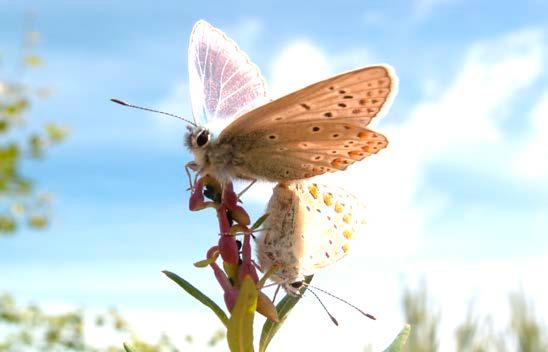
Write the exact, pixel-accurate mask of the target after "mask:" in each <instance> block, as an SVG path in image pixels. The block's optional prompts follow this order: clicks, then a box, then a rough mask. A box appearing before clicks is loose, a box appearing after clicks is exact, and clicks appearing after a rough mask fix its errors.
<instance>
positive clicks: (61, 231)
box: [0, 0, 548, 349]
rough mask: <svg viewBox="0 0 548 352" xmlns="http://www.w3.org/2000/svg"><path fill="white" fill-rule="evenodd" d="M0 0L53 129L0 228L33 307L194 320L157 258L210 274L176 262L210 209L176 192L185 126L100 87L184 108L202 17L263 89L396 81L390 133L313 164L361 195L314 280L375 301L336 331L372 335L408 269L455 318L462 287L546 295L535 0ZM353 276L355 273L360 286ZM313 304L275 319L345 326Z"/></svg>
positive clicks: (481, 296) (208, 220)
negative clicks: (332, 162)
mask: <svg viewBox="0 0 548 352" xmlns="http://www.w3.org/2000/svg"><path fill="white" fill-rule="evenodd" d="M0 8H1V9H2V10H1V11H0V53H2V54H3V58H4V65H3V66H2V67H1V68H0V80H3V79H13V78H17V77H14V76H13V75H11V76H10V71H9V67H10V63H11V60H13V58H14V57H15V56H16V55H18V54H19V53H20V52H19V48H20V39H21V37H22V33H21V28H22V23H23V19H24V15H25V13H26V12H27V11H33V12H34V13H35V15H36V20H35V24H34V27H35V29H36V30H38V31H40V32H41V33H42V37H43V39H42V42H41V43H40V45H39V46H38V52H39V54H40V55H41V56H42V57H43V58H44V60H45V66H44V67H43V68H40V69H39V70H37V71H36V72H34V73H33V74H32V75H29V76H28V77H27V78H25V79H26V80H27V82H28V83H31V84H36V85H45V86H48V87H52V88H53V90H54V95H53V97H52V98H50V99H47V100H44V101H37V102H36V103H35V104H34V105H33V109H32V112H31V114H30V115H29V117H30V118H32V119H33V121H36V122H37V123H41V122H45V121H51V120H54V121H59V122H63V123H66V124H67V125H69V126H70V127H71V130H72V135H71V138H70V140H69V141H68V142H67V143H66V144H64V145H62V146H60V147H59V148H56V149H55V150H53V151H52V153H51V154H50V157H49V158H47V160H45V161H43V162H39V163H32V164H28V165H25V169H26V171H27V172H28V173H29V174H30V175H33V176H34V177H35V178H36V179H37V180H39V182H38V184H39V186H40V187H41V188H42V189H44V190H48V191H51V192H53V193H54V194H55V196H56V202H55V212H54V217H53V224H52V226H51V228H50V229H49V230H47V231H45V232H40V233H37V232H29V231H21V232H20V233H18V234H17V236H16V237H15V238H7V239H0V291H9V292H13V293H15V294H16V295H17V296H19V297H20V298H21V299H22V300H26V301H30V300H32V301H38V302H42V303H44V304H51V305H52V306H58V305H68V306H85V307H92V308H94V309H95V308H100V307H104V306H111V305H116V306H120V307H122V308H124V309H126V310H127V311H128V312H130V313H131V312H141V313H142V314H149V315H150V314H153V313H151V312H154V314H159V315H160V316H161V314H170V313H169V312H170V311H171V312H173V311H177V312H178V311H179V310H180V311H181V312H182V313H181V314H180V315H178V316H174V317H172V319H171V318H170V319H171V320H169V321H170V322H173V324H175V325H176V324H179V325H178V326H179V327H180V326H185V327H187V328H188V329H192V328H193V326H192V324H188V321H187V320H185V319H184V318H182V316H188V314H190V313H189V312H193V313H192V314H195V316H194V315H193V316H194V317H195V319H196V321H207V318H208V317H209V316H208V315H206V313H208V312H203V311H202V310H201V309H199V308H200V307H198V308H195V307H194V305H193V303H194V302H192V301H191V300H190V299H188V298H187V297H185V296H184V295H182V294H181V293H180V292H179V291H178V290H177V288H175V287H173V286H172V285H171V284H170V283H169V282H167V279H165V278H163V277H162V275H161V274H160V270H162V269H166V268H167V269H171V270H173V271H176V272H179V273H181V274H182V275H183V276H185V277H186V278H188V279H190V280H191V281H192V282H195V283H196V284H197V285H199V286H201V287H204V288H205V290H206V291H208V292H209V293H211V294H212V295H215V292H216V291H217V289H216V287H215V285H214V283H213V282H212V281H211V277H210V276H209V273H206V272H205V271H200V270H197V269H194V268H193V267H192V266H191V263H192V262H193V261H196V260H198V259H201V258H202V256H203V255H204V253H205V251H206V250H207V248H209V246H210V245H212V244H213V243H214V242H215V238H216V235H215V233H216V230H215V221H214V216H213V214H212V212H211V211H204V212H202V213H191V212H189V211H188V210H187V206H186V203H187V199H188V197H187V193H186V192H185V189H186V187H187V184H186V178H185V176H184V171H183V165H184V163H185V162H187V161H189V160H190V159H191V157H190V155H189V154H188V152H187V151H186V150H185V149H184V147H183V144H182V141H183V134H184V131H185V126H184V125H183V124H181V123H180V121H176V120H166V119H162V118H161V117H158V116H154V115H150V114H147V113H143V112H140V111H129V110H126V109H122V108H120V107H119V106H115V105H114V104H112V103H110V102H109V101H108V99H109V98H110V97H113V96H116V97H120V98H122V99H127V100H129V101H131V102H134V103H138V104H141V105H146V106H156V107H160V108H163V109H166V110H168V111H170V112H174V113H180V114H183V115H186V116H190V111H191V109H190V106H189V103H190V99H189V95H188V89H187V63H186V46H187V44H188V37H189V34H190V31H191V28H192V25H193V23H194V22H195V21H196V20H198V19H201V18H203V19H206V20H207V21H209V22H210V23H212V24H213V25H214V26H216V27H219V28H221V29H222V30H223V31H225V33H227V34H228V35H229V36H230V37H232V38H233V39H235V41H236V42H237V43H239V45H240V47H241V48H242V49H243V50H244V51H246V52H247V53H248V55H249V56H250V57H251V58H252V60H253V61H254V62H255V63H256V64H257V65H258V66H259V67H260V68H261V70H262V72H263V74H264V75H265V77H266V79H267V82H268V83H269V86H270V88H271V92H272V94H273V95H274V96H277V95H280V94H282V93H284V92H289V91H290V90H291V89H296V88H299V87H302V86H303V85H306V84H307V83H312V82H313V81H314V80H317V79H321V78H325V77H327V76H329V75H330V74H335V73H337V72H339V71H344V70H349V69H352V68H357V67H360V66H364V65H368V64H373V63H378V62H385V63H389V64H391V65H392V66H394V67H395V69H396V72H397V74H398V76H399V78H400V89H399V95H398V97H397V98H396V100H395V102H394V105H393V107H392V109H391V111H390V113H389V114H388V115H387V116H386V117H385V118H383V120H382V121H380V122H379V123H378V125H376V126H375V127H376V128H377V129H378V130H380V131H383V132H384V133H385V134H386V135H387V136H388V137H389V139H390V141H391V144H390V146H389V148H388V149H387V150H386V152H383V153H380V154H379V155H378V156H375V157H373V158H371V160H367V161H366V162H364V163H363V164H364V165H360V166H356V167H355V168H353V170H350V171H349V172H348V173H347V174H345V175H344V178H342V177H343V176H341V175H333V177H330V178H327V179H326V180H325V182H326V183H329V182H331V183H336V184H340V183H341V182H344V184H345V187H346V188H348V189H351V190H353V191H354V192H355V193H356V194H357V195H358V196H360V197H361V198H362V199H363V200H364V202H365V203H366V204H367V205H368V209H369V211H370V218H371V221H370V230H369V232H368V233H367V236H366V238H365V239H364V240H363V241H361V243H360V244H359V245H357V248H356V250H355V251H354V252H353V253H352V255H351V256H349V257H348V258H346V259H345V260H343V261H341V262H340V263H338V264H337V265H336V266H334V268H329V269H326V272H325V274H323V273H322V276H320V275H318V277H317V279H316V280H317V284H318V285H321V286H322V287H325V288H328V289H330V290H332V291H334V292H336V293H337V294H340V295H342V296H345V297H350V298H352V299H353V301H354V302H358V303H363V304H364V305H366V306H367V307H375V309H374V310H375V311H376V312H378V311H380V312H382V313H383V315H384V316H385V317H386V318H385V320H384V323H379V324H377V325H376V326H375V325H373V324H370V323H364V324H363V326H361V328H363V329H365V330H368V331H369V332H368V333H367V336H365V335H363V336H364V341H363V343H359V344H357V345H353V346H352V347H353V348H355V349H359V346H363V345H365V344H366V343H367V342H369V341H371V342H372V343H374V345H375V346H382V345H383V344H385V343H386V342H387V341H389V340H390V338H391V335H393V334H394V333H395V331H397V330H398V329H399V327H400V325H401V324H402V323H403V320H402V318H401V315H400V312H399V304H400V301H399V295H400V292H401V288H402V287H404V286H405V285H412V286H413V285H415V284H416V283H417V282H419V281H420V278H421V277H422V278H426V280H427V282H428V284H429V286H430V287H431V290H432V296H433V297H434V300H435V302H436V303H437V305H438V307H439V308H440V309H441V310H442V312H443V313H444V318H445V319H446V324H447V326H448V327H450V326H451V324H453V323H454V322H456V321H458V320H460V319H463V318H464V313H462V312H464V311H465V309H466V307H467V302H468V301H469V300H475V301H476V302H479V304H478V305H479V306H481V307H482V309H483V310H484V311H485V312H486V313H490V314H495V315H497V314H499V315H501V316H505V314H507V313H506V312H505V309H506V292H508V290H511V289H514V290H515V289H518V288H519V287H520V286H521V287H524V289H525V291H526V292H527V293H528V294H530V295H531V296H532V298H533V299H535V302H536V303H537V306H538V308H539V309H544V312H546V311H548V302H547V301H546V298H545V297H548V286H546V285H542V284H540V283H538V276H536V275H538V274H539V271H538V270H539V269H538V268H539V266H542V265H544V264H548V263H546V254H547V250H548V246H547V244H548V243H547V240H546V233H547V232H548V231H547V230H548V144H546V140H547V137H548V124H547V122H545V118H543V117H544V116H547V113H548V106H547V103H546V101H547V100H548V70H547V68H546V62H548V61H547V53H546V51H547V49H548V48H547V42H548V40H547V33H546V31H547V30H548V15H547V14H548V3H547V2H546V1H525V2H522V3H521V4H520V5H519V6H516V3H515V2H509V1H502V2H496V3H495V2H492V1H477V2H473V3H472V2H464V1H459V0H416V1H396V2H390V3H389V4H388V3H387V2H384V1H374V2H357V1H356V2H354V1H338V2H335V3H333V4H329V5H328V4H324V3H315V4H314V6H310V5H309V4H308V5H307V4H305V3H298V2H284V1H276V2H271V1H263V2H216V3H211V4H207V5H205V4H198V3H192V4H189V3H181V2H175V1H170V2H162V3H161V4H158V3H153V2H129V1H118V2H110V1H78V2H75V1H68V0H67V1H53V2H38V1H36V2H33V1H17V2H15V1H7V0H0ZM260 187H263V188H264V189H266V188H267V187H268V185H262V186H260ZM259 189H260V188H258V189H257V191H256V193H255V194H251V195H250V196H252V197H253V198H254V199H249V203H250V207H251V209H252V211H253V214H254V215H255V216H256V215H259V214H260V213H261V211H262V209H263V207H264V204H265V201H266V199H264V196H263V197H261V192H259ZM356 268H358V269H359V271H358V272H355V271H354V270H356ZM354 277H363V281H364V282H363V285H362V286H360V288H359V289H357V288H356V285H352V284H351V283H352V281H353V280H352V278H354ZM486 282H489V285H487V284H486ZM448 287H450V288H451V289H449V290H448V289H447V288H448ZM335 306H336V304H335ZM336 307H337V308H336V309H337V313H338V314H340V315H341V316H343V317H344V318H346V319H347V320H348V321H353V319H356V316H355V315H353V313H352V312H350V313H348V314H346V313H344V312H342V313H340V312H339V311H344V308H341V307H338V306H336ZM144 311H146V313H143V312H144ZM201 312H203V313H204V317H202V315H200V314H201ZM305 312H309V313H308V314H306V313H305ZM135 314H136V315H135V316H136V317H139V316H141V317H142V316H143V315H139V313H135ZM299 314H300V315H301V316H300V317H299ZM321 314H322V312H321V310H320V309H319V308H318V307H317V305H316V304H315V303H313V302H312V301H310V302H308V303H306V302H305V303H304V304H303V308H302V311H301V312H300V313H299V311H297V312H296V313H295V315H294V316H293V317H292V319H293V321H290V322H289V324H294V325H292V326H294V327H298V326H301V325H302V324H308V325H307V326H311V327H314V328H316V329H322V330H323V329H326V331H330V334H333V340H335V341H341V340H344V341H354V340H355V339H353V338H352V336H354V337H355V336H356V329H357V328H356V327H352V328H350V327H348V326H347V327H346V328H344V327H341V328H339V329H337V332H331V330H327V329H330V327H329V322H328V321H327V319H326V320H325V322H321V318H320V319H318V317H321ZM377 315H378V313H377ZM540 315H542V314H540ZM310 316H311V317H313V319H312V320H311V319H310V318H309V317H310ZM170 317H171V316H170ZM136 319H137V318H136ZM200 319H202V320H200ZM307 319H308V320H307ZM316 320H319V321H320V322H318V321H316ZM339 320H341V319H339ZM165 321H168V320H165ZM166 324H167V323H166ZM185 324H186V325H185ZM299 324H300V325H299ZM155 325H158V324H155ZM349 325H350V324H349ZM290 326H291V325H290ZM290 326H288V328H287V330H288V331H289V332H287V334H288V336H291V332H290V331H292V329H291V327H290ZM448 327H447V328H445V329H446V330H444V334H443V336H442V337H443V339H444V340H443V342H442V343H443V344H447V345H445V346H450V344H451V342H450V340H451V331H450V329H449V328H448ZM147 328H148V329H152V328H151V327H150V326H144V327H143V329H147ZM155 328H156V329H158V326H156V327H155ZM166 329H168V327H166ZM296 330H298V329H296ZM191 332H192V331H191ZM196 334H199V332H196ZM360 336H362V335H360ZM337 339H339V340H337ZM282 343H283V342H280V346H283V344H282ZM321 343H324V344H329V343H330V342H326V341H321ZM331 343H333V344H335V343H336V342H331ZM329 346H338V345H329ZM442 346H443V345H442ZM280 348H281V347H280ZM379 348H380V347H379Z"/></svg>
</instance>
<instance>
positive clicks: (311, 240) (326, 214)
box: [257, 181, 364, 283]
mask: <svg viewBox="0 0 548 352" xmlns="http://www.w3.org/2000/svg"><path fill="white" fill-rule="evenodd" d="M363 209H364V207H363V205H362V204H361V203H360V202H359V201H358V200H357V199H356V198H355V197H353V196H352V195H350V194H349V193H347V192H346V191H344V190H342V189H339V188H332V187H328V186H323V185H319V184H316V183H313V182H309V181H300V182H293V183H289V184H279V185H278V186H276V187H275V188H274V191H273V195H272V198H271V200H270V202H269V204H268V209H267V212H268V213H269V214H270V215H269V217H268V218H267V221H266V222H265V224H264V227H265V231H264V232H263V233H261V235H260V236H259V237H258V238H257V252H258V259H259V263H260V265H261V268H262V269H263V270H268V269H269V268H270V267H271V266H272V265H277V266H279V268H280V270H279V271H278V272H277V274H276V278H275V279H276V280H277V281H279V282H280V283H282V282H285V283H291V282H293V281H296V280H300V279H302V277H304V276H307V275H311V274H314V273H315V271H316V270H317V269H319V268H323V267H325V266H327V265H329V264H331V263H334V262H336V261H338V260H340V259H341V258H343V257H344V256H346V254H347V253H348V251H349V249H350V247H351V243H352V241H353V240H354V239H355V238H356V237H357V236H359V234H360V233H361V232H363V224H364V221H363V213H364V210H363Z"/></svg>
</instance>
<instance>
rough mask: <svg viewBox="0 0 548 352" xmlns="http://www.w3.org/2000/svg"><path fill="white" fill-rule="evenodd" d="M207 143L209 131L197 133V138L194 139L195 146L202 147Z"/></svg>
mask: <svg viewBox="0 0 548 352" xmlns="http://www.w3.org/2000/svg"><path fill="white" fill-rule="evenodd" d="M207 142H209V131H208V130H203V131H200V133H198V136H197V137H196V145H197V146H198V147H203V146H204V145H206V144H207Z"/></svg>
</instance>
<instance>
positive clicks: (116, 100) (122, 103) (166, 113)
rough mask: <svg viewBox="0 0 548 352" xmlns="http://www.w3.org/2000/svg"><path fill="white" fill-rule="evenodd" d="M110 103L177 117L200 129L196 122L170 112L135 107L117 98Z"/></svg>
mask: <svg viewBox="0 0 548 352" xmlns="http://www.w3.org/2000/svg"><path fill="white" fill-rule="evenodd" d="M110 101H112V102H113V103H116V104H120V105H123V106H127V107H130V108H135V109H140V110H145V111H150V112H155V113H157V114H162V115H167V116H172V117H176V118H178V119H180V120H183V121H184V122H186V123H188V124H190V125H192V126H194V127H198V125H197V124H195V123H194V122H192V121H189V120H187V119H185V118H184V117H181V116H179V115H175V114H170V113H169V112H163V111H159V110H154V109H149V108H144V107H142V106H137V105H133V104H130V103H128V102H125V101H123V100H120V99H116V98H112V99H110Z"/></svg>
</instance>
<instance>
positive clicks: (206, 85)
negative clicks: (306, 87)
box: [188, 20, 266, 125]
mask: <svg viewBox="0 0 548 352" xmlns="http://www.w3.org/2000/svg"><path fill="white" fill-rule="evenodd" d="M188 68H189V84H190V97H191V101H192V112H193V115H194V120H195V122H196V123H198V124H201V125H203V124H204V123H205V122H213V123H215V122H220V120H224V121H225V122H229V121H230V119H232V118H234V117H236V116H239V115H240V114H242V113H244V112H246V111H249V110H251V109H253V108H255V107H257V106H259V105H261V104H263V103H264V102H265V101H266V89H265V83H264V79H263V77H262V76H261V73H260V71H259V69H258V68H257V66H255V65H254V64H253V63H252V62H251V61H250V60H249V58H248V57H247V55H246V54H245V53H244V52H242V51H241V50H240V49H239V48H238V46H237V45H236V43H234V41H232V40H231V39H230V38H228V37H227V36H226V35H225V34H224V33H223V32H221V31H220V30H219V29H217V28H215V27H213V26H211V25H210V24H209V23H207V22H205V21H203V20H201V21H198V22H197V23H196V24H195V25H194V28H193V30H192V34H191V36H190V43H189V47H188Z"/></svg>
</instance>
